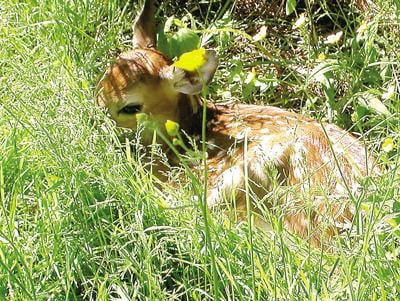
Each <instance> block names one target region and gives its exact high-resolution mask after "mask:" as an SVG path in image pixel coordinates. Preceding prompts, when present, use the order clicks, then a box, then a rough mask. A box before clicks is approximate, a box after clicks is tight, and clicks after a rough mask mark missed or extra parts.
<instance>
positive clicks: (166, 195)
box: [0, 0, 400, 300]
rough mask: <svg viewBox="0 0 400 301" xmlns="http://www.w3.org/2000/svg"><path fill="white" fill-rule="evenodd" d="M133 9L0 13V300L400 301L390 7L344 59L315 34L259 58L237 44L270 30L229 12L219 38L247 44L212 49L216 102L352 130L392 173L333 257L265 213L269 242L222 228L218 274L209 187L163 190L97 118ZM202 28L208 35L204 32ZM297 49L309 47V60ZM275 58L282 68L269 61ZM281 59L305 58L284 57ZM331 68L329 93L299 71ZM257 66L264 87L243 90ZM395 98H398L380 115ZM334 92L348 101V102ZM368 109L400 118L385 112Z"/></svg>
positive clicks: (373, 187)
mask: <svg viewBox="0 0 400 301" xmlns="http://www.w3.org/2000/svg"><path fill="white" fill-rule="evenodd" d="M217 2H218V1H217ZM131 5H132V4H131V3H129V2H125V1H100V0H91V1H89V0H85V1H60V0H46V1H34V0H26V1H16V0H8V1H6V0H1V1H0V45H1V47H0V300H135V299H139V300H145V299H147V300H182V299H183V300H207V299H214V298H215V297H216V295H218V296H219V298H220V299H222V300H249V299H254V300H277V299H280V300H322V299H324V300H396V299H398V296H399V294H400V282H399V279H400V273H399V271H400V263H399V253H400V247H399V227H398V222H399V218H398V216H397V215H396V214H398V212H399V211H400V209H399V207H400V206H399V186H400V184H399V180H400V177H399V174H400V173H399V170H400V169H399V163H400V160H399V155H398V154H399V153H398V150H399V141H400V139H399V138H400V137H399V136H400V135H399V132H400V117H399V109H400V107H399V104H398V100H399V94H398V92H399V87H400V84H399V80H398V75H399V72H398V67H399V61H400V60H399V54H398V53H399V52H398V49H399V48H400V39H399V32H400V29H399V28H400V20H399V17H398V16H399V14H398V11H397V12H396V9H397V7H396V5H395V3H394V2H393V3H392V2H391V1H381V2H378V3H377V4H376V5H377V8H376V10H373V9H372V8H371V9H370V11H367V12H365V13H364V14H365V16H364V15H361V16H359V17H357V18H358V19H352V20H351V22H354V24H353V23H349V22H346V23H345V24H344V25H341V26H343V28H339V27H336V29H337V30H339V29H342V30H344V32H345V36H344V40H343V44H340V45H344V46H334V47H331V46H327V45H324V44H323V43H322V41H319V42H318V41H313V40H312V37H309V36H307V32H306V31H304V32H301V31H295V33H288V34H287V35H285V34H283V35H282V36H280V37H279V39H278V38H276V39H273V35H274V34H273V32H272V33H268V37H269V38H271V39H266V40H264V41H261V42H260V43H259V45H258V46H257V45H256V46H254V44H253V43H251V42H250V43H249V42H248V41H242V40H241V39H243V38H240V35H239V34H238V32H237V31H236V30H246V26H247V27H250V25H251V26H255V24H256V25H257V24H260V23H261V21H260V20H256V21H250V20H242V21H240V20H235V19H234V18H233V17H232V15H231V14H230V12H229V10H228V9H227V7H226V6H221V7H223V9H225V10H226V13H225V11H223V12H222V11H220V12H219V15H221V16H224V17H223V18H222V19H220V20H219V21H218V22H217V23H216V28H217V29H221V28H228V29H229V28H230V29H232V28H234V29H235V31H229V30H222V31H219V32H218V34H215V35H213V37H212V39H211V46H215V47H217V48H218V51H219V53H220V55H221V62H222V63H221V68H220V69H219V71H218V73H217V74H216V79H215V83H214V85H213V86H212V87H211V98H214V99H218V100H219V99H224V97H228V98H229V99H232V98H238V99H240V100H241V101H247V102H257V103H274V102H275V103H276V104H280V105H284V106H287V107H293V108H297V109H298V110H299V111H302V112H303V113H305V114H309V115H313V116H318V117H320V118H325V119H326V118H329V119H331V121H333V122H336V123H339V124H341V125H342V126H350V125H351V124H356V126H355V128H354V129H355V130H357V131H358V132H360V133H364V135H363V138H364V139H365V141H366V143H367V145H370V146H371V150H372V151H373V152H374V154H376V156H377V157H378V158H379V160H380V162H382V163H383V164H385V166H386V169H385V171H384V172H383V175H382V177H380V178H379V179H366V180H365V183H364V187H365V189H366V190H367V191H369V192H370V193H369V194H362V195H361V196H360V197H359V198H358V199H357V200H356V201H357V202H358V203H360V204H361V207H362V208H364V209H365V214H364V216H363V217H362V218H361V217H360V219H359V221H358V222H357V223H356V224H355V225H354V227H353V228H352V230H351V231H349V232H347V233H345V234H343V235H342V236H341V237H340V238H338V242H337V243H336V245H335V250H336V251H335V252H333V253H326V252H324V251H322V250H319V249H315V248H312V247H311V246H310V245H308V243H307V242H305V241H303V240H300V239H297V238H296V237H293V236H291V235H290V234H289V233H287V232H286V231H285V229H284V227H283V226H282V220H281V217H280V216H279V215H276V214H275V215H274V214H272V213H268V212H267V213H266V214H267V219H269V220H270V223H271V225H272V227H273V229H274V231H273V232H272V233H266V232H264V231H260V230H258V229H255V228H249V227H248V225H247V224H246V223H244V222H238V223H230V222H229V221H228V218H227V217H226V216H225V215H224V214H220V213H218V212H215V213H212V214H211V217H210V218H209V219H208V227H209V230H210V233H209V235H210V238H211V242H210V245H211V246H212V251H213V254H214V257H215V259H214V262H215V268H214V269H213V268H212V266H211V264H212V263H211V260H210V255H209V254H210V252H209V251H210V250H209V249H208V247H207V244H206V234H205V227H204V214H203V213H202V210H201V206H200V205H199V200H200V199H201V193H194V191H200V192H201V189H202V185H201V183H198V182H196V181H194V180H191V179H190V177H186V178H185V177H183V178H182V177H180V178H179V177H178V176H179V174H182V173H184V172H183V171H181V170H176V171H175V170H174V171H173V172H172V173H171V175H170V176H171V177H172V178H173V179H175V182H177V185H176V187H172V188H171V187H168V185H166V184H163V183H159V182H158V181H157V179H154V178H153V177H152V176H151V175H150V174H149V172H148V171H146V168H145V166H144V165H146V163H144V162H146V160H143V157H144V156H145V153H146V150H145V149H144V148H143V147H140V146H138V147H136V148H135V150H132V151H131V150H130V147H126V146H125V145H123V144H122V143H121V142H120V137H119V134H118V133H117V132H116V130H115V127H114V125H113V124H112V122H111V121H110V120H108V119H107V118H106V116H104V114H103V113H102V112H101V111H100V110H99V109H97V108H96V107H95V106H94V105H93V90H94V86H95V84H96V81H97V79H98V77H99V76H100V75H101V72H103V70H104V67H105V66H106V64H107V63H108V62H110V61H111V60H112V58H113V57H114V56H115V54H116V52H117V50H116V49H119V50H122V49H126V48H128V47H129V45H130V42H129V33H130V26H131V21H132V19H133V17H134V15H135V12H136V11H135V9H136V7H134V8H132V7H131ZM210 9H211V8H210ZM224 13H225V14H224ZM312 13H313V12H309V14H312ZM164 14H166V15H168V12H164ZM207 15H209V14H207ZM210 15H212V14H210ZM363 19H365V20H367V22H368V24H369V27H368V32H367V33H368V35H367V36H366V38H365V40H364V41H365V42H359V41H355V40H353V38H354V39H355V37H356V36H357V33H356V29H357V28H358V26H359V25H360V24H361V23H362V20H363ZM292 21H293V22H294V21H295V20H286V21H278V20H268V22H270V23H271V24H272V25H273V26H275V27H279V26H280V24H282V23H280V22H283V25H282V26H289V27H291V22H292ZM197 22H198V29H203V28H202V24H206V23H207V24H208V20H201V19H199V20H197ZM253 22H256V23H253ZM257 22H258V23H257ZM274 22H276V23H274ZM347 26H348V27H347ZM299 39H303V40H304V43H303V44H297V41H298V40H299ZM321 39H322V38H321ZM280 43H281V44H280ZM357 43H359V44H357ZM299 45H300V46H299ZM315 45H316V46H315ZM285 47H286V48H285ZM263 49H268V51H269V52H270V53H271V54H272V57H270V58H268V59H266V58H265V57H263V53H264V54H265V52H263ZM279 49H284V50H287V51H289V50H290V49H297V50H298V52H294V53H297V54H293V53H292V55H290V56H285V55H282V54H281V53H280V50H279ZM235 50H237V51H235ZM322 52H323V53H326V54H327V55H328V58H329V59H332V60H328V61H327V62H328V66H327V67H326V68H330V69H329V70H328V71H327V72H322V74H321V76H322V78H325V81H322V82H321V81H320V82H319V81H315V80H314V79H313V76H312V72H310V73H308V74H307V73H304V72H303V73H301V72H300V73H299V72H297V71H296V70H294V69H296V68H297V67H298V66H304V67H306V68H309V70H318V69H315V68H316V67H317V66H318V65H319V64H320V62H317V61H316V59H315V58H316V57H317V55H318V54H319V53H322ZM252 66H256V68H257V80H258V81H259V82H260V84H259V85H258V86H257V85H254V86H252V84H253V83H246V81H245V79H246V76H247V73H248V71H250V68H251V67H252ZM276 66H279V67H280V69H281V70H280V72H281V73H276V72H275V69H274V68H275V67H276ZM332 66H333V67H332ZM282 70H283V75H282ZM377 74H378V75H377ZM330 81H332V82H333V81H335V83H336V85H329V84H327V83H329V82H330ZM261 84H264V86H263V85H261ZM260 86H261V88H260ZM389 86H394V87H395V92H396V93H395V95H394V96H393V97H392V98H389V99H387V100H382V99H383V98H382V93H384V92H386V91H387V89H388V87H389ZM263 87H264V88H265V89H266V90H265V91H263V90H262V88H263ZM337 87H339V88H340V89H337ZM329 89H336V90H335V91H334V95H335V97H336V99H338V100H340V101H339V102H337V103H336V102H334V101H333V99H332V98H330V97H331V95H332V94H331V93H332V91H331V90H329ZM228 94H229V95H228ZM371 95H372V96H373V97H376V98H377V99H378V100H382V103H383V104H384V105H385V106H386V109H387V110H388V111H389V114H387V113H385V112H384V113H382V112H381V113H380V112H379V110H378V111H376V103H377V102H376V101H375V102H374V101H372V102H371V101H370V99H371V97H372V96H371ZM368 97H369V98H368ZM364 99H367V102H365V101H364ZM371 103H372V105H371ZM374 104H375V107H374ZM327 116H328V117H327ZM387 138H391V139H393V141H394V143H395V147H394V149H393V150H391V151H389V152H385V151H383V150H382V149H381V144H382V143H383V141H384V140H385V139H387ZM132 143H135V142H134V140H133V141H132ZM213 271H214V273H213Z"/></svg>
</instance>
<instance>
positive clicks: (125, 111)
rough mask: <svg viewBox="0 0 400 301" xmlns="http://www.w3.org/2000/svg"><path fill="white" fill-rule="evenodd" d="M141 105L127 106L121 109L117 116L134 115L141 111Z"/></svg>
mask: <svg viewBox="0 0 400 301" xmlns="http://www.w3.org/2000/svg"><path fill="white" fill-rule="evenodd" d="M141 108H142V106H141V105H127V106H125V107H123V108H122V109H121V110H120V111H119V112H118V114H136V113H137V112H139V111H140V110H141Z"/></svg>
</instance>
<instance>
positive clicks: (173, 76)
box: [162, 50, 218, 95]
mask: <svg viewBox="0 0 400 301" xmlns="http://www.w3.org/2000/svg"><path fill="white" fill-rule="evenodd" d="M204 58H205V63H204V64H203V66H201V67H200V68H199V69H198V70H196V71H192V72H189V71H185V70H183V69H180V68H178V67H176V66H174V65H171V66H169V67H168V68H167V69H166V70H164V71H163V75H162V77H164V78H167V79H168V80H169V81H170V82H171V84H172V86H173V87H174V89H175V90H177V91H179V92H181V93H184V94H190V95H193V94H199V93H201V91H202V90H203V88H204V87H205V86H206V85H207V84H208V83H209V82H210V81H211V80H212V78H213V76H214V73H215V70H217V66H218V57H217V54H216V52H215V51H214V50H206V52H205V55H204Z"/></svg>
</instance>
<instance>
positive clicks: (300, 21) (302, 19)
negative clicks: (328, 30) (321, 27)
mask: <svg viewBox="0 0 400 301" xmlns="http://www.w3.org/2000/svg"><path fill="white" fill-rule="evenodd" d="M306 21H307V18H306V15H305V14H304V13H302V14H300V17H299V18H298V19H297V21H296V23H294V25H293V29H297V28H300V27H303V25H304V24H305V23H306Z"/></svg>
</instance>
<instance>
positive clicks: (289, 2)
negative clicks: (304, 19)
mask: <svg viewBox="0 0 400 301" xmlns="http://www.w3.org/2000/svg"><path fill="white" fill-rule="evenodd" d="M296 6H297V2H296V0H286V15H288V16H289V15H290V14H292V13H293V12H294V11H295V10H296Z"/></svg>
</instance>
